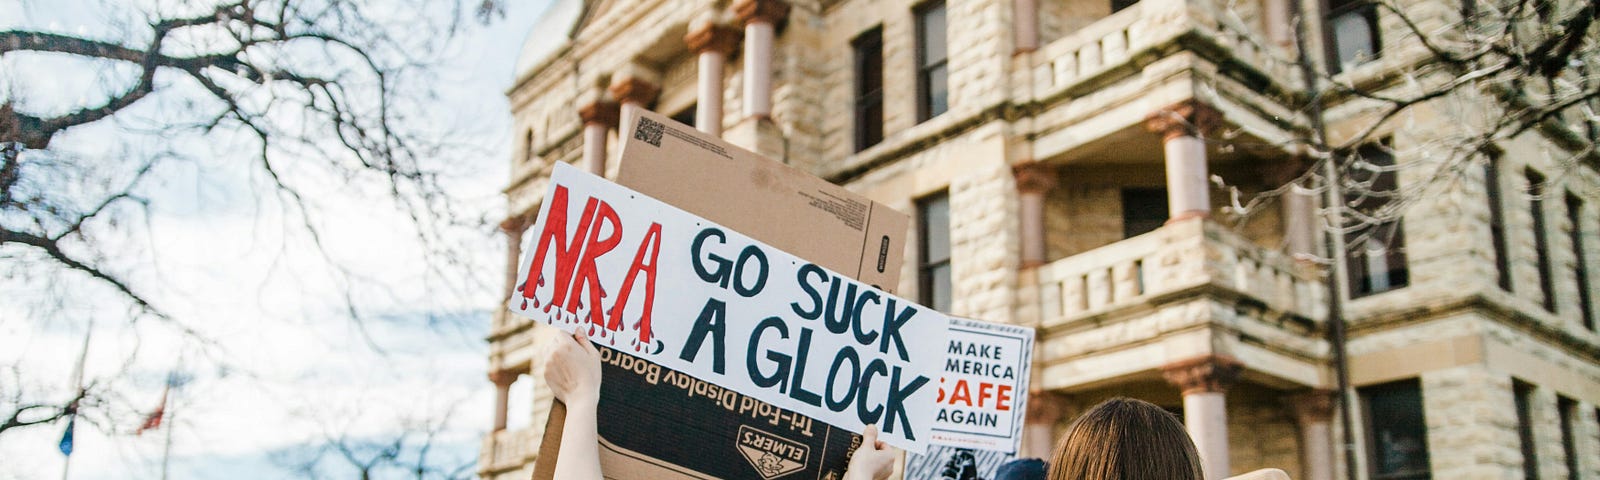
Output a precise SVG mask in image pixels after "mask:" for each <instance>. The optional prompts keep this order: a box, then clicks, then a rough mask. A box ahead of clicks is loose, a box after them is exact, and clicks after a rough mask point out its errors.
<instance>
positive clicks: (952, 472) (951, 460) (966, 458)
mask: <svg viewBox="0 0 1600 480" xmlns="http://www.w3.org/2000/svg"><path fill="white" fill-rule="evenodd" d="M1014 459H1015V457H1014V456H1013V455H1012V454H1009V453H1006V452H997V451H994V450H974V449H971V448H958V447H949V446H943V445H938V446H933V447H928V452H927V453H924V454H922V455H917V454H911V455H907V456H906V474H905V479H906V480H985V479H990V478H995V475H997V474H999V473H1000V467H1001V466H1002V465H1005V464H1006V462H1009V461H1011V460H1014Z"/></svg>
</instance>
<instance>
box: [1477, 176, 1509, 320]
mask: <svg viewBox="0 0 1600 480" xmlns="http://www.w3.org/2000/svg"><path fill="white" fill-rule="evenodd" d="M1483 186H1484V192H1485V193H1487V194H1488V196H1489V238H1490V240H1491V241H1493V242H1494V271H1495V273H1496V274H1497V276H1498V278H1499V282H1500V289H1501V290H1505V291H1507V292H1510V291H1511V257H1510V255H1507V254H1506V251H1507V250H1506V211H1505V203H1504V201H1502V200H1501V199H1500V159H1499V158H1498V157H1492V156H1491V157H1489V163H1488V164H1485V165H1484V166H1483Z"/></svg>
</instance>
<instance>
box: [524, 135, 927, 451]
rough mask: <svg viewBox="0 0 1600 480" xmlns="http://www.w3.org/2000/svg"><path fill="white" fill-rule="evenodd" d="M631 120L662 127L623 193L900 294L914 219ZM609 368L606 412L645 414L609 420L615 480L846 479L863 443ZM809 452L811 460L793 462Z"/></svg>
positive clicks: (627, 156)
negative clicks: (907, 238)
mask: <svg viewBox="0 0 1600 480" xmlns="http://www.w3.org/2000/svg"><path fill="white" fill-rule="evenodd" d="M624 118H629V119H640V118H642V119H644V120H646V121H650V122H655V124H656V125H655V126H650V125H646V127H647V128H645V129H640V130H639V131H641V132H643V133H644V135H643V136H635V137H634V138H628V139H624V146H623V149H622V154H621V158H622V163H621V165H620V166H619V174H618V177H619V183H620V184H622V185H624V186H627V187H629V188H632V189H635V190H637V191H639V192H641V193H646V194H648V195H651V196H652V197H655V198H657V199H660V200H662V201H665V202H667V203H671V204H673V205H674V206H677V207H679V208H682V209H684V210H686V211H689V212H691V213H694V214H696V215H700V216H702V217H705V218H707V219H709V220H712V221H715V222H717V223H719V224H721V225H724V226H726V227H728V228H731V229H734V230H737V231H739V232H741V233H744V234H746V235H749V236H750V237H752V238H755V239H757V240H761V241H763V242H766V243H768V244H770V245H772V246H775V247H777V248H780V249H784V250H786V251H789V252H791V253H794V254H796V255H797V256H800V257H801V258H805V259H807V260H809V261H811V262H813V263H816V264H817V265H820V266H823V267H825V268H828V269H830V270H834V271H837V272H841V273H844V274H846V275H850V274H851V273H852V272H853V273H854V275H853V277H854V278H855V279H856V280H859V281H863V282H866V283H869V284H872V285H874V286H878V287H880V288H883V289H885V290H889V291H892V289H893V288H894V287H895V286H896V285H898V283H899V275H900V267H901V262H902V261H903V257H904V255H903V252H904V248H905V235H906V234H907V232H908V230H909V223H910V220H909V218H908V217H907V216H906V215H905V214H903V213H900V212H898V211H895V210H893V209H890V208H888V207H886V206H884V205H882V204H879V203H876V202H872V201H870V200H867V199H865V198H863V197H860V196H858V195H856V194H854V193H852V192H850V191H848V190H846V189H844V188H842V187H838V186H835V185H832V184H829V183H827V182H825V181H822V180H821V179H817V178H815V177H812V176H810V175H807V174H805V173H804V172H800V171H798V170H795V169H792V168H790V167H788V166H786V165H783V164H780V163H777V162H774V161H772V160H769V159H766V158H763V157H760V156H758V155H756V154H754V153H751V152H748V151H745V150H742V149H740V148H738V147H735V146H732V145H731V144H728V143H726V142H723V141H721V140H720V139H717V138H714V137H708V136H705V135H703V134H701V133H700V132H698V131H695V130H693V129H690V128H688V127H685V126H682V125H681V124H677V123H676V122H673V121H671V120H670V119H666V118H665V117H662V116H660V115H657V114H655V113H653V112H647V111H633V112H632V113H631V114H626V115H624ZM634 121H636V122H638V121H639V120H634ZM640 123H643V122H640ZM646 140H653V141H652V142H646ZM641 145H642V146H641ZM708 172H717V173H715V174H713V173H708ZM742 179H752V180H751V181H749V182H746V181H742ZM757 180H759V181H757ZM719 199H720V200H719ZM862 205H865V207H864V208H863V207H862ZM775 213H776V214H775ZM871 238H877V239H878V242H877V244H876V245H874V244H873V242H871V241H869V240H870V239H871ZM604 365H605V366H604V378H605V379H606V380H605V382H604V383H603V384H602V395H601V402H602V403H603V404H605V406H606V407H614V408H605V407H603V408H602V411H610V410H614V409H615V410H621V409H626V410H629V411H633V412H636V414H635V415H634V416H632V418H631V419H629V420H628V421H621V420H620V418H619V417H603V418H601V419H599V424H598V430H599V434H600V437H601V439H602V445H601V450H600V455H601V465H602V469H603V471H604V472H605V473H606V476H607V477H608V478H619V479H633V478H639V479H650V480H666V479H677V478H762V479H766V480H770V479H777V478H784V479H791V478H792V479H816V480H826V479H836V478H840V477H841V476H842V475H843V473H844V467H845V466H846V465H847V463H848V460H849V458H848V455H849V453H850V452H853V451H854V450H855V447H856V446H857V445H859V444H860V441H861V439H860V436H859V435H855V434H853V433H850V432H848V431H845V430H843V429H838V428H835V427H832V426H830V425H828V424H826V423H823V422H816V421H810V422H808V423H809V425H803V424H797V423H796V422H795V421H794V419H795V418H796V416H795V415H794V414H793V412H790V411H786V410H783V409H779V408H776V407H773V406H772V405H770V404H767V403H765V402H760V401H756V400H754V399H750V398H748V397H744V396H742V395H737V394H735V395H736V396H737V399H736V400H733V403H734V407H735V408H733V409H731V410H730V409H729V408H727V405H728V404H727V403H724V402H723V401H721V400H720V399H711V398H708V397H706V396H697V395H694V394H693V388H694V387H693V385H691V386H689V387H688V388H687V389H686V388H682V387H679V386H678V384H677V383H673V382H660V381H657V382H653V383H652V382H649V381H647V379H646V378H644V376H645V374H642V373H640V371H639V369H638V368H635V369H624V368H620V367H619V366H617V365H614V364H612V363H610V362H606V363H604ZM648 368H649V367H648V366H646V367H643V369H645V370H646V371H648ZM564 419H565V407H564V406H563V405H561V404H560V403H559V402H557V403H556V404H554V405H553V406H552V408H551V412H550V416H549V417H548V418H547V420H546V422H547V426H546V429H545V436H544V439H543V440H542V443H541V445H540V453H539V459H540V460H539V461H538V462H537V464H536V465H535V469H534V475H533V478H535V479H538V480H546V479H550V478H552V476H553V473H554V466H555V459H556V451H557V449H558V447H559V445H560V439H561V427H562V424H563V422H564ZM805 427H809V428H805ZM641 440H643V441H642V442H641ZM785 446H789V447H804V448H784V447H785ZM797 450H801V451H804V454H803V455H802V456H801V457H802V460H803V461H797V460H796V459H795V458H794V457H793V456H792V452H794V451H797ZM785 453H790V456H784V454H785ZM796 464H800V465H801V466H800V468H798V469H794V467H795V465H796Z"/></svg>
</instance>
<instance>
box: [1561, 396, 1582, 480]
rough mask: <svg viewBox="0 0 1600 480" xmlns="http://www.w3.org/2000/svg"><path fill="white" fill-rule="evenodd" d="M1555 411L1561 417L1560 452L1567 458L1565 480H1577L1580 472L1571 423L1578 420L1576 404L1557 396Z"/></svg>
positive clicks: (1575, 426)
mask: <svg viewBox="0 0 1600 480" xmlns="http://www.w3.org/2000/svg"><path fill="white" fill-rule="evenodd" d="M1556 409H1557V411H1558V412H1559V414H1560V415H1561V452H1562V453H1565V454H1566V456H1567V478H1568V479H1569V480H1578V477H1580V476H1581V475H1579V474H1578V473H1579V472H1580V470H1579V468H1580V466H1579V465H1578V444H1577V435H1576V434H1575V433H1574V432H1573V431H1572V430H1573V429H1575V428H1577V427H1578V426H1577V425H1574V424H1573V422H1575V421H1577V420H1578V402H1575V401H1573V400H1572V399H1570V398H1567V397H1563V396H1557V397H1556Z"/></svg>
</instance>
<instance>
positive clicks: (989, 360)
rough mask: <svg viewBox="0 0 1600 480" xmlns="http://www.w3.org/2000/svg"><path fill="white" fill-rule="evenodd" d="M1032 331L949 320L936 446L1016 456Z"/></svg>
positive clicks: (1001, 325)
mask: <svg viewBox="0 0 1600 480" xmlns="http://www.w3.org/2000/svg"><path fill="white" fill-rule="evenodd" d="M1033 333H1034V332H1033V328H1030V327H1023V326H1018V325H1007V324H1003V323H993V322H982V321H977V320H968V319H961V318H951V319H950V337H949V343H948V344H947V345H946V347H945V357H944V373H943V376H941V377H940V378H939V392H938V393H939V395H938V398H937V399H936V400H935V401H936V402H937V403H938V410H939V412H938V413H937V414H936V415H935V417H934V422H933V443H935V444H938V445H949V446H953V447H960V448H968V449H980V450H994V451H999V452H1002V453H1014V452H1016V450H1017V446H1018V444H1019V442H1021V441H1022V423H1023V412H1024V411H1025V410H1026V408H1027V405H1026V403H1027V400H1028V376H1029V375H1028V372H1029V370H1030V367H1031V366H1032V364H1033Z"/></svg>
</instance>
